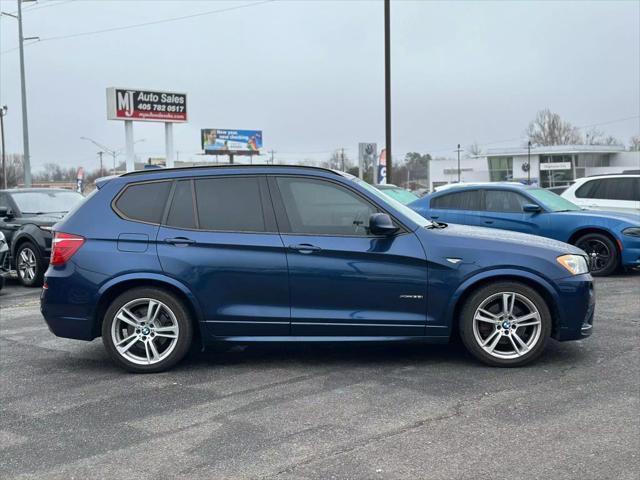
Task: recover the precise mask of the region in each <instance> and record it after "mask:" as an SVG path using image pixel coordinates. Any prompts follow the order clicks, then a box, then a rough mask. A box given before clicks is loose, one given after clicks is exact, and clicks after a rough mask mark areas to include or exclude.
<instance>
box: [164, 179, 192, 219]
mask: <svg viewBox="0 0 640 480" xmlns="http://www.w3.org/2000/svg"><path fill="white" fill-rule="evenodd" d="M167 225H169V226H171V227H176V228H196V219H195V215H194V210H193V196H192V194H191V181H190V180H183V181H180V182H178V183H176V189H175V190H174V193H173V200H172V201H171V207H170V209H169V215H168V216H167Z"/></svg>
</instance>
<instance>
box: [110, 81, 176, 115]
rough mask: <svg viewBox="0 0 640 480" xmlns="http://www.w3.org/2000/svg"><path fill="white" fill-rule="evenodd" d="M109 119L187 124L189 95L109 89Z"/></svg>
mask: <svg viewBox="0 0 640 480" xmlns="http://www.w3.org/2000/svg"><path fill="white" fill-rule="evenodd" d="M107 118H108V119H109V120H136V121H145V122H186V121H187V94H186V93H175V92H156V91H150V90H133V89H130V88H115V87H111V88H107Z"/></svg>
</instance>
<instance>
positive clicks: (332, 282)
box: [269, 176, 427, 337]
mask: <svg viewBox="0 0 640 480" xmlns="http://www.w3.org/2000/svg"><path fill="white" fill-rule="evenodd" d="M269 187H270V190H271V193H272V198H273V199H274V206H275V209H276V214H277V219H278V227H279V228H280V231H281V236H282V240H283V243H284V245H285V247H286V252H287V263H288V267H289V285H290V287H289V288H290V298H291V334H292V335H300V336H361V337H363V336H369V337H374V336H419V335H424V328H425V324H426V318H427V317H426V316H427V304H426V298H427V295H426V293H427V264H426V257H425V252H424V249H423V248H422V246H421V244H420V242H419V240H418V238H417V237H416V235H415V234H413V233H411V232H409V231H407V230H406V229H404V228H402V229H401V230H400V231H399V233H398V234H395V235H392V236H373V235H371V234H369V231H368V223H369V216H370V215H371V214H372V213H375V212H378V211H380V208H379V207H378V206H376V205H374V204H373V203H372V202H371V201H370V200H368V199H366V198H364V197H363V196H362V195H360V194H359V193H358V192H356V191H355V190H353V189H351V188H349V187H347V186H346V185H344V184H342V183H338V182H334V181H331V180H328V179H321V178H311V177H301V176H300V177H298V176H274V177H270V178H269ZM398 225H399V224H398Z"/></svg>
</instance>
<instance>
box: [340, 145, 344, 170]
mask: <svg viewBox="0 0 640 480" xmlns="http://www.w3.org/2000/svg"><path fill="white" fill-rule="evenodd" d="M340 159H341V160H342V171H343V172H344V171H345V169H344V148H341V149H340Z"/></svg>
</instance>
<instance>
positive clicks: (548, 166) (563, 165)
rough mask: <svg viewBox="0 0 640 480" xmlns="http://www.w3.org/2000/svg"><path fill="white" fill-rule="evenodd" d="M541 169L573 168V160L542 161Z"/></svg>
mask: <svg viewBox="0 0 640 480" xmlns="http://www.w3.org/2000/svg"><path fill="white" fill-rule="evenodd" d="M540 170H571V162H555V163H541V164H540Z"/></svg>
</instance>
